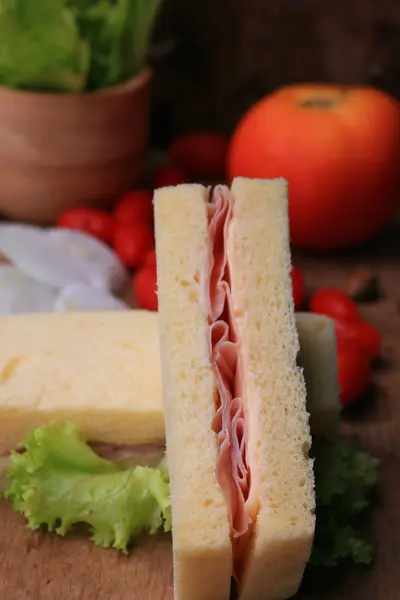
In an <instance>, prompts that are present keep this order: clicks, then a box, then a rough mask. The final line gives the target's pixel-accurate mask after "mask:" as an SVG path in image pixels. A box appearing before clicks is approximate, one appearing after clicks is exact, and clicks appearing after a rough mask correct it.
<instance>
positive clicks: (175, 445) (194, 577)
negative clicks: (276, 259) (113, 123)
mask: <svg viewBox="0 0 400 600" xmlns="http://www.w3.org/2000/svg"><path fill="white" fill-rule="evenodd" d="M206 198H207V190H206V189H205V188H204V187H202V186H200V185H181V186H177V187H171V188H162V189H160V190H157V191H156V192H155V195H154V208H155V228H156V250H157V270H158V299H159V331H160V346H161V368H162V375H163V386H164V389H163V394H164V406H165V427H166V445H167V459H168V464H169V470H170V481H171V500H172V523H173V558H174V586H175V596H174V597H175V600H205V599H207V600H226V599H227V598H228V597H229V589H230V580H231V573H232V547H231V542H230V532H229V523H228V513H227V507H226V504H225V500H224V497H223V495H222V493H221V491H220V488H219V486H218V484H217V480H216V476H215V468H216V463H217V446H216V439H215V434H214V433H213V431H212V427H211V425H212V420H213V417H214V412H215V408H214V394H215V383H214V376H213V371H212V366H211V362H210V354H209V338H208V335H209V334H208V323H207V308H206V305H205V301H204V295H203V282H204V278H205V273H206V271H205V270H206V267H207V255H206V251H207V228H208V217H207V207H206Z"/></svg>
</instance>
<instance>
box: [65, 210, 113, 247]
mask: <svg viewBox="0 0 400 600" xmlns="http://www.w3.org/2000/svg"><path fill="white" fill-rule="evenodd" d="M57 224H58V226H59V227H65V228H67V229H75V230H77V231H82V232H83V233H87V234H89V235H91V236H93V237H95V238H97V239H99V240H101V241H102V242H105V243H106V244H111V243H112V241H113V239H114V234H115V219H114V217H113V216H112V215H109V214H108V213H107V212H105V211H104V210H99V209H97V208H91V207H89V206H81V207H77V208H70V209H69V210H66V211H65V212H64V213H63V214H62V215H61V216H60V217H59V219H58V222H57Z"/></svg>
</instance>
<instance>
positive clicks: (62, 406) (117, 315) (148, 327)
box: [0, 311, 164, 469]
mask: <svg viewBox="0 0 400 600" xmlns="http://www.w3.org/2000/svg"><path fill="white" fill-rule="evenodd" d="M158 348H159V343H158V331H157V317H156V315H153V314H152V313H149V312H146V311H129V312H128V311H126V312H124V311H105V312H93V313H91V312H83V313H59V314H57V313H50V314H36V315H33V314H30V315H13V316H2V317H0V469H1V466H2V467H3V469H4V468H6V467H7V466H8V465H9V460H10V452H11V451H13V450H17V449H18V448H19V447H20V444H21V442H22V441H23V440H25V438H26V437H27V435H28V434H29V432H30V431H31V430H33V429H35V428H37V427H40V426H43V425H45V424H48V423H50V422H52V421H58V422H63V421H71V422H73V423H74V424H75V425H76V427H77V428H78V429H79V431H80V432H81V434H82V435H84V436H85V438H86V439H88V440H89V442H90V444H91V446H92V448H93V449H94V450H95V452H96V454H98V455H99V456H101V457H102V458H106V459H110V460H112V461H117V462H121V463H122V464H124V465H127V464H137V463H138V462H141V461H142V462H143V461H145V462H146V463H147V464H151V465H154V464H156V463H157V464H158V462H160V460H161V459H162V458H163V455H164V415H163V406H162V380H161V367H160V359H159V351H158Z"/></svg>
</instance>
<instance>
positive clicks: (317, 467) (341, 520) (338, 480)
mask: <svg viewBox="0 0 400 600" xmlns="http://www.w3.org/2000/svg"><path fill="white" fill-rule="evenodd" d="M312 452H313V455H314V458H315V462H314V472H315V489H316V504H317V510H316V517H317V519H316V529H315V540H314V545H313V551H312V555H311V560H310V564H311V565H314V566H324V567H334V566H336V565H337V564H338V563H339V562H341V561H342V560H351V561H353V562H355V563H359V564H369V563H370V562H371V561H372V558H373V552H372V545H371V544H370V542H369V541H368V540H367V539H365V534H363V531H364V529H365V523H364V521H363V517H364V515H365V511H366V509H367V508H368V506H369V504H370V500H369V497H370V492H371V490H372V489H373V488H374V486H375V484H376V482H377V479H378V463H379V461H378V460H377V459H376V458H373V457H372V456H370V455H369V454H367V453H365V452H361V451H360V450H358V449H357V448H356V447H355V446H354V445H353V444H351V443H349V442H347V441H345V440H336V441H335V443H333V444H332V443H329V442H326V441H324V440H320V439H314V441H313V450H312Z"/></svg>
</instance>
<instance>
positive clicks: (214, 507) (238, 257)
mask: <svg viewBox="0 0 400 600" xmlns="http://www.w3.org/2000/svg"><path fill="white" fill-rule="evenodd" d="M154 206H155V227H156V244H157V257H158V259H157V263H158V264H157V269H158V295H159V328H160V343H161V365H162V374H163V394H164V408H165V423H166V447H167V459H168V464H169V470H170V477H171V499H172V520H173V553H174V587H175V600H227V599H228V597H229V592H230V585H231V576H233V577H234V578H235V579H236V582H237V586H238V590H239V595H240V597H242V598H243V599H245V600H259V599H260V598H262V599H263V600H283V599H284V598H289V597H291V596H292V595H294V594H295V593H296V591H297V589H298V587H299V585H300V582H301V578H302V575H303V571H304V568H305V565H306V563H307V561H308V558H309V555H310V552H311V546H312V541H313V534H314V527H315V516H314V509H315V498H314V479H313V470H312V463H311V461H310V459H309V458H308V451H309V448H310V443H311V437H310V431H309V423H308V413H307V411H306V403H305V400H306V394H305V383H304V377H303V374H302V370H301V369H300V368H299V367H298V366H297V363H296V360H297V354H298V350H299V341H298V334H297V330H296V325H295V318H294V306H293V299H292V292H291V279H290V270H291V263H290V249H289V234H288V209H287V186H286V182H285V181H284V180H265V181H262V180H247V179H243V178H239V179H236V180H234V181H233V184H232V187H231V189H229V188H228V187H226V186H217V187H215V188H214V189H207V188H205V187H203V186H201V185H182V186H177V187H171V188H163V189H160V190H156V192H155V196H154Z"/></svg>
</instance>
